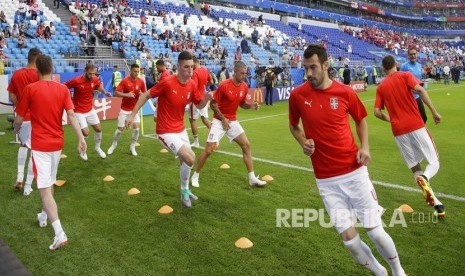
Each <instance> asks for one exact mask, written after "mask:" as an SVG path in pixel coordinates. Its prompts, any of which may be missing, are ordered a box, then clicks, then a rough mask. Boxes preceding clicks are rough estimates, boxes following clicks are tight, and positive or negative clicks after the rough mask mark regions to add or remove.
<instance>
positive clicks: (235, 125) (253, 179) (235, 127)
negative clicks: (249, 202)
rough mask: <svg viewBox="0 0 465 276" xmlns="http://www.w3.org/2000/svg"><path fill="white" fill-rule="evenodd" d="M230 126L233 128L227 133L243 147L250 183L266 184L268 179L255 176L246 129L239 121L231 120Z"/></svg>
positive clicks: (253, 184) (256, 184) (258, 185)
mask: <svg viewBox="0 0 465 276" xmlns="http://www.w3.org/2000/svg"><path fill="white" fill-rule="evenodd" d="M230 126H231V128H230V129H229V130H228V132H227V133H226V135H227V136H228V138H229V139H230V140H231V139H232V140H234V142H236V143H237V144H238V145H239V146H240V147H241V149H242V159H243V160H244V163H245V166H246V168H247V172H248V173H249V184H250V185H251V186H255V187H263V186H265V185H266V181H263V180H260V179H258V177H257V176H255V172H254V169H253V161H252V151H251V149H250V142H249V139H247V136H246V135H245V132H244V130H243V129H242V127H241V125H240V124H239V122H237V121H233V122H231V124H230Z"/></svg>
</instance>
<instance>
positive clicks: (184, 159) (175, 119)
mask: <svg viewBox="0 0 465 276" xmlns="http://www.w3.org/2000/svg"><path fill="white" fill-rule="evenodd" d="M193 70H194V62H193V60H192V55H191V54H190V53H189V52H187V51H184V52H181V53H180V54H179V56H178V73H177V74H176V75H171V76H169V77H166V78H164V79H163V80H162V81H160V82H159V83H157V85H155V86H154V87H152V88H151V89H150V90H149V91H147V92H146V93H143V94H141V95H140V96H139V101H138V102H137V104H136V106H135V107H134V109H133V110H132V113H131V114H130V115H128V116H127V118H126V127H127V128H129V127H130V126H131V125H132V123H133V121H134V117H135V116H136V114H137V112H138V111H139V109H140V108H141V107H142V106H143V105H144V104H145V103H146V102H147V101H148V99H149V98H155V97H158V121H157V129H156V132H157V135H158V140H159V141H160V143H161V144H162V145H163V146H164V147H165V148H166V149H168V150H170V151H172V152H173V153H174V155H176V156H177V157H179V161H180V163H181V169H180V175H181V202H182V204H183V205H184V206H185V207H188V208H190V207H192V202H191V200H197V199H198V198H197V196H195V195H194V194H192V192H191V191H190V190H189V176H190V172H191V170H192V166H193V165H194V161H195V153H194V152H193V151H192V149H191V145H190V142H189V137H188V136H187V131H186V127H185V126H184V112H185V107H186V105H187V104H188V103H190V102H194V104H196V105H197V107H199V108H202V107H204V106H205V104H206V103H207V102H208V101H209V100H210V99H211V94H210V93H209V94H207V95H206V96H204V93H203V91H198V90H197V83H196V82H195V81H194V80H192V79H191V77H192V72H193Z"/></svg>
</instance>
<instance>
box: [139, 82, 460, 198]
mask: <svg viewBox="0 0 465 276" xmlns="http://www.w3.org/2000/svg"><path fill="white" fill-rule="evenodd" d="M442 89H444V88H438V89H431V91H433V90H442ZM371 101H374V99H370V100H364V101H362V102H371ZM287 114H288V113H280V114H274V115H269V116H263V117H255V118H250V119H245V120H241V121H240V122H247V121H254V120H261V119H267V118H272V117H277V116H282V115H287ZM204 127H205V126H199V127H198V128H204ZM188 130H190V128H189V129H188ZM144 136H145V137H148V138H153V139H154V138H155V134H146V135H144ZM200 148H201V149H204V147H200ZM215 152H218V153H222V154H226V155H230V156H235V157H239V158H242V154H237V153H233V152H227V151H222V150H217V151H215ZM252 159H253V160H254V161H258V162H262V163H268V164H272V165H276V166H281V167H284V168H290V169H296V170H301V171H307V172H312V173H313V169H311V168H307V167H302V166H297V165H292V164H288V163H283V162H277V161H273V160H268V159H263V158H259V157H252ZM371 182H372V183H373V184H375V185H379V186H383V187H387V188H393V189H397V190H403V191H408V192H414V193H422V191H420V190H419V189H418V188H412V187H406V186H402V185H398V184H392V183H387V182H382V181H377V180H372V181H371ZM435 194H436V196H437V197H439V198H447V199H452V200H456V201H465V197H460V196H455V195H449V194H443V193H435Z"/></svg>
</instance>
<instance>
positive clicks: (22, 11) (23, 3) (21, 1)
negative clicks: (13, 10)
mask: <svg viewBox="0 0 465 276" xmlns="http://www.w3.org/2000/svg"><path fill="white" fill-rule="evenodd" d="M18 11H19V14H20V15H21V17H22V18H23V20H25V19H26V12H27V4H26V0H19V4H18Z"/></svg>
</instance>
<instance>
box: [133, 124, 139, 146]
mask: <svg viewBox="0 0 465 276" xmlns="http://www.w3.org/2000/svg"><path fill="white" fill-rule="evenodd" d="M137 140H139V129H138V128H135V129H133V130H132V141H131V146H135V145H136V143H137Z"/></svg>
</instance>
